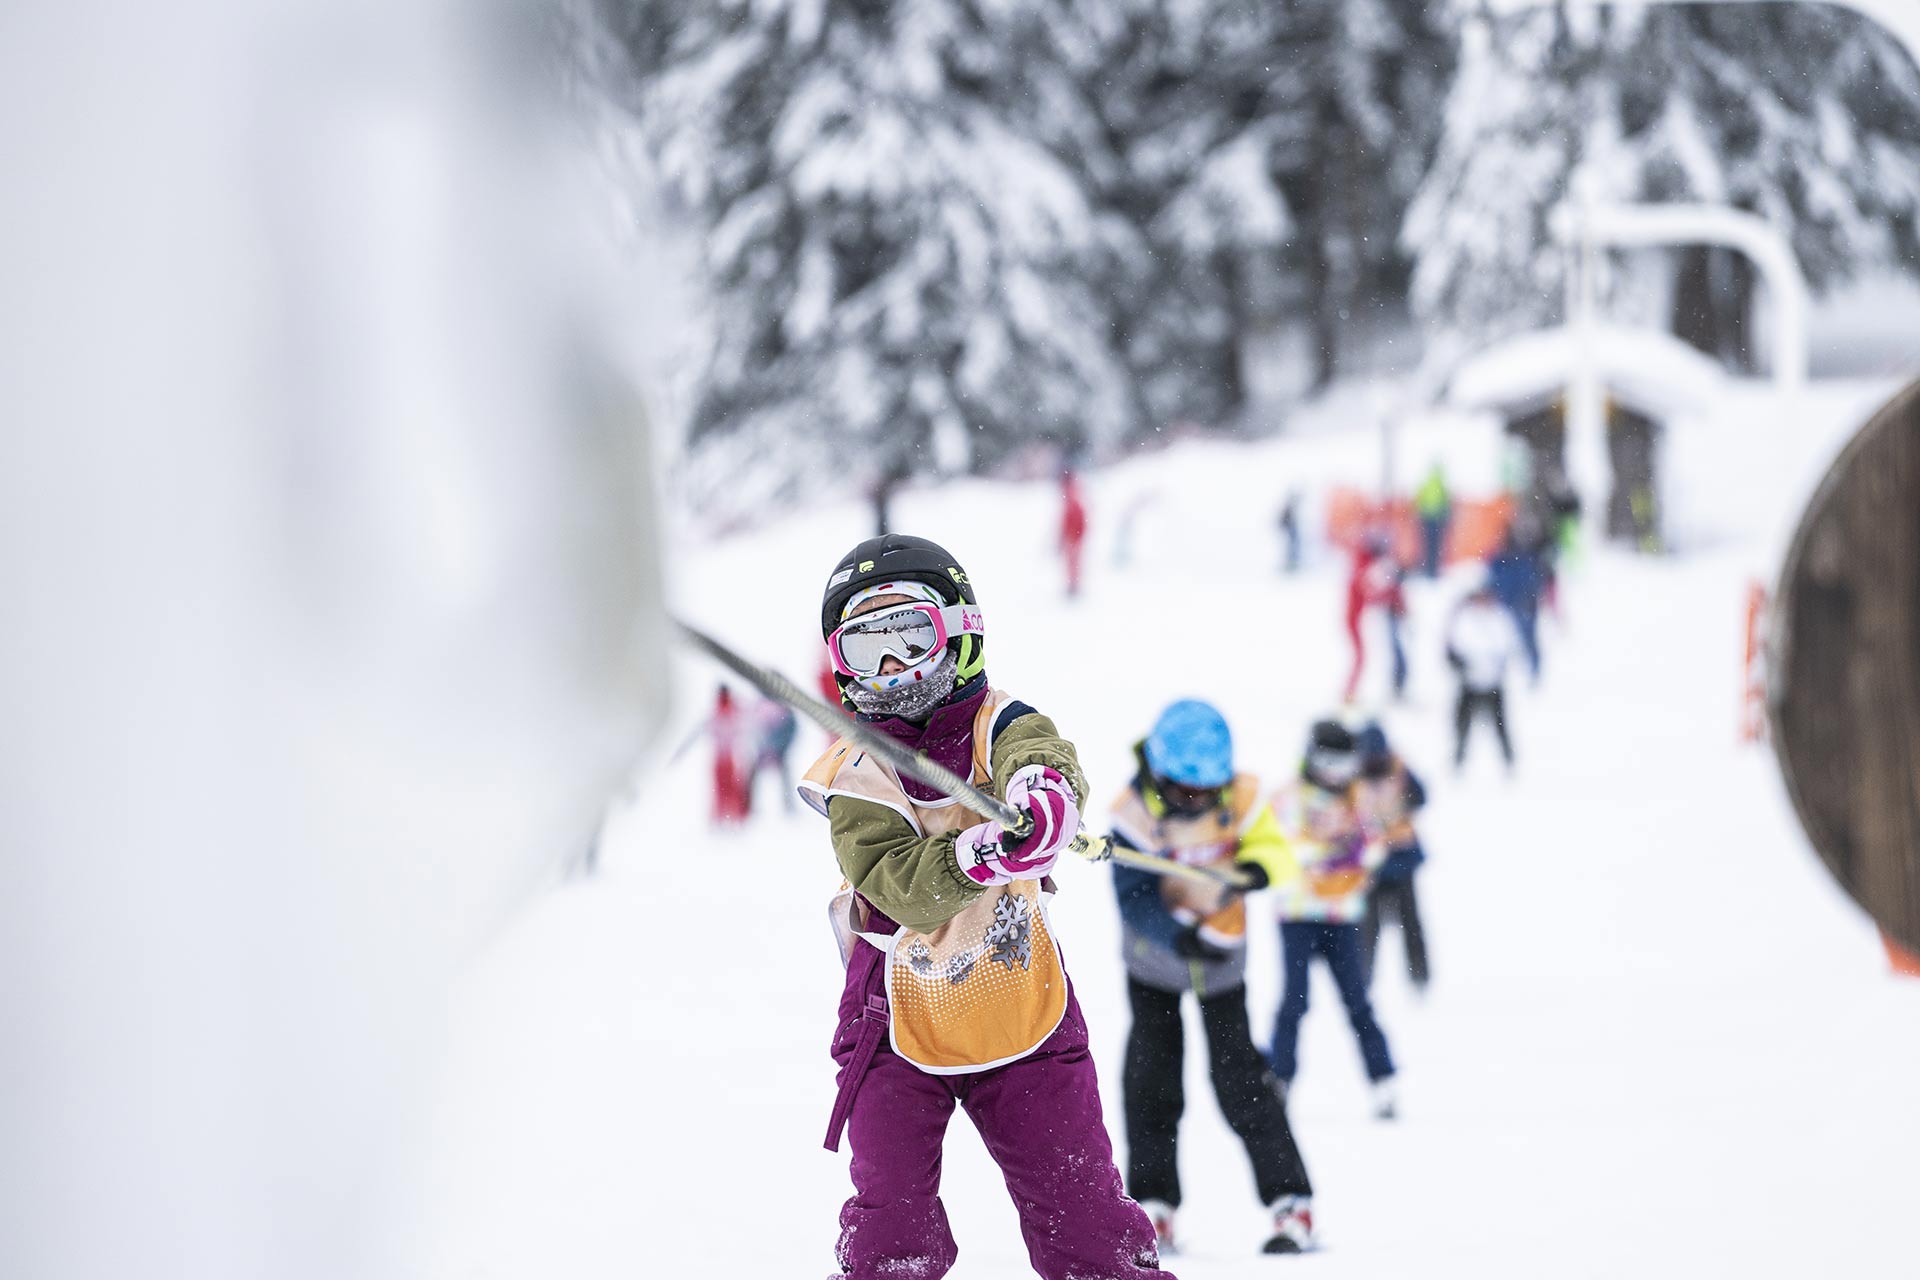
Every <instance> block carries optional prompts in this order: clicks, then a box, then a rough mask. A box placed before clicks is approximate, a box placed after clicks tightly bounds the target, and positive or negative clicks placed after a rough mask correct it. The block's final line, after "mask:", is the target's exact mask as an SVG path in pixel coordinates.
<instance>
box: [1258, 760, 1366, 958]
mask: <svg viewBox="0 0 1920 1280" xmlns="http://www.w3.org/2000/svg"><path fill="white" fill-rule="evenodd" d="M1273 812H1274V816H1275V817H1276V818H1277V819H1278V820H1279V824H1280V830H1281V832H1282V834H1284V835H1285V836H1286V838H1287V839H1288V841H1290V842H1291V844H1292V846H1293V850H1294V857H1295V859H1296V860H1297V862H1298V863H1299V867H1300V873H1299V875H1298V876H1296V877H1294V878H1293V879H1292V880H1290V881H1288V882H1285V883H1279V882H1276V883H1275V885H1274V890H1275V893H1274V897H1275V900H1276V903H1277V907H1278V910H1279V914H1280V918H1281V919H1282V920H1293V921H1313V922H1318V923H1324V924H1358V923H1359V921H1360V919H1361V918H1362V917H1363V916H1364V915H1365V914H1366V910H1367V890H1368V889H1369V888H1370V887H1371V886H1372V881H1373V872H1374V869H1375V868H1376V867H1378V866H1379V865H1380V864H1381V863H1382V862H1384V861H1385V860H1386V856H1387V850H1386V844H1385V842H1383V841H1382V840H1380V839H1379V838H1378V837H1377V836H1374V835H1372V834H1370V833H1369V832H1368V831H1367V829H1366V827H1365V825H1364V824H1363V823H1362V821H1361V819H1360V814H1359V811H1358V808H1357V806H1356V805H1355V801H1354V789H1353V788H1352V787H1351V786H1349V787H1346V788H1344V789H1342V790H1339V791H1332V790H1328V789H1327V788H1325V787H1321V786H1318V785H1316V784H1315V783H1313V782H1311V781H1309V780H1307V779H1305V778H1302V779H1300V780H1299V781H1297V782H1294V783H1290V784H1289V785H1287V786H1285V787H1282V788H1281V789H1280V790H1279V791H1277V792H1275V793H1274V796H1273Z"/></svg>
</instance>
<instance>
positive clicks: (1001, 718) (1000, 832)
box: [801, 534, 1165, 1280]
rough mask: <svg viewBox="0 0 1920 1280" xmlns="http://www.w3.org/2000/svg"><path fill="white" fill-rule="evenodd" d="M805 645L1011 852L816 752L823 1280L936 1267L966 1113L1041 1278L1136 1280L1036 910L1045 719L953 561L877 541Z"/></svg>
mask: <svg viewBox="0 0 1920 1280" xmlns="http://www.w3.org/2000/svg"><path fill="white" fill-rule="evenodd" d="M821 630H822V632H823V633H824V635H825V636H826V639H827V645H828V650H829V654H830V656H831V658H832V661H833V665H834V669H835V672H836V673H837V675H838V677H839V683H840V688H841V690H842V692H843V694H844V696H845V699H846V701H847V703H848V704H850V705H851V706H852V707H853V708H854V710H855V711H856V712H857V713H858V716H859V719H860V720H861V721H862V722H863V723H865V724H866V725H867V726H868V727H869V728H871V729H873V730H875V731H877V732H880V733H884V734H886V735H887V736H889V737H891V738H893V739H895V740H896V741H899V742H901V743H903V744H905V745H907V746H910V747H912V748H914V749H915V750H918V751H920V752H922V753H923V754H925V755H927V756H929V757H931V758H932V759H934V760H936V761H938V762H939V763H941V764H943V765H946V766H947V767H948V768H949V769H951V770H953V771H954V772H956V773H959V774H961V775H963V776H969V775H970V776H971V778H972V779H973V781H974V782H975V784H976V785H977V786H979V787H981V788H983V789H985V790H987V791H989V792H990V793H994V794H997V795H999V796H1000V797H1001V798H1002V799H1003V800H1004V801H1005V802H1006V803H1007V804H1009V805H1010V806H1012V807H1014V808H1016V809H1024V810H1025V811H1026V813H1027V814H1028V816H1029V817H1030V818H1031V819H1032V822H1033V828H1032V831H1031V832H1030V833H1029V834H1028V835H1026V836H1024V837H1021V838H1016V837H1014V836H1013V835H1011V834H1010V833H1009V832H1008V831H1007V830H1006V829H1005V828H1003V827H1002V826H1001V824H1000V823H998V822H995V821H993V820H991V819H988V818H986V817H985V816H984V815H982V814H979V813H975V812H973V811H971V810H969V809H967V808H966V807H965V804H964V802H963V801H961V800H958V799H956V798H954V797H951V796H947V795H944V794H942V793H941V792H939V791H937V790H935V789H933V788H931V787H928V786H926V785H924V784H922V783H920V782H918V781H916V780H915V779H913V778H911V777H909V776H906V775H903V774H901V773H898V772H896V771H895V770H894V769H893V768H892V767H891V766H889V765H887V764H886V763H884V762H883V761H880V760H878V759H876V758H875V757H874V756H872V755H871V754H869V753H867V752H865V751H862V750H861V749H860V747H859V745H858V744H857V743H854V742H852V741H850V740H847V739H842V740H841V741H839V742H837V743H836V744H835V745H834V746H833V747H832V748H830V749H829V750H828V752H827V753H826V754H825V755H824V756H822V757H821V758H820V760H819V761H817V762H816V763H815V764H814V766H813V767H812V768H811V769H810V770H808V772H807V775H806V778H805V780H804V781H803V782H802V783H801V794H802V798H804V799H805V800H806V801H807V802H808V803H809V804H811V805H812V806H813V807H814V808H815V809H817V810H818V811H819V812H820V813H822V814H823V815H824V816H826V818H827V819H828V820H829V822H830V823H831V825H832V837H833V847H834V854H835V857H836V858H837V860H838V862H839V865H840V870H841V871H842V873H843V874H844V875H845V877H846V880H847V886H846V888H845V889H843V890H842V892H841V894H840V895H839V897H837V898H836V899H835V900H834V903H833V907H832V916H833V920H834V922H835V925H836V929H837V931H838V933H839V937H840V940H841V946H842V953H841V954H842V956H843V958H844V959H845V961H846V966H847V974H846V986H845V989H844V991H843V993H842V996H841V1000H840V1027H839V1030H838V1032H837V1033H836V1034H835V1036H834V1042H833V1055H834V1059H835V1061H836V1062H838V1063H839V1065H840V1072H839V1096H838V1098H837V1099H836V1101H835V1104H834V1113H833V1118H832V1120H831V1122H830V1123H829V1127H828V1137H827V1145H828V1147H829V1149H836V1148H837V1146H838V1143H839V1138H840V1134H841V1132H842V1130H843V1129H844V1131H845V1132H846V1134H847V1136H848V1138H849V1140H850V1141H851V1143H852V1146H853V1161H852V1167H851V1172H852V1175H853V1184H854V1194H853V1196H852V1198H851V1199H849V1200H848V1201H847V1202H846V1205H845V1206H844V1207H843V1208H842V1209H841V1211H840V1242H839V1246H838V1249H837V1256H838V1259H839V1263H840V1266H841V1268H842V1272H841V1274H842V1276H843V1277H845V1278H846V1280H894V1278H895V1277H901V1276H913V1277H918V1278H922V1280H937V1278H938V1277H940V1276H942V1275H945V1274H946V1272H947V1271H948V1269H949V1268H951V1267H952V1265H953V1262H954V1259H955V1257H956V1255H957V1252H958V1251H957V1248H956V1246H955V1244H954V1240H953V1235H952V1233H951V1231H949V1230H948V1227H947V1215H946V1210H945V1209H944V1208H943V1207H942V1205H941V1202H940V1161H941V1150H942V1147H943V1145H944V1142H945V1136H946V1129H947V1122H948V1120H949V1119H950V1118H951V1116H952V1114H953V1111H954V1108H955V1107H956V1106H957V1107H959V1108H961V1109H962V1110H964V1111H966V1113H967V1115H968V1117H969V1118H970V1119H972V1121H973V1123H974V1127H975V1128H976V1129H977V1130H978V1131H979V1133H980V1137H981V1139H982V1141H983V1142H984V1143H985V1145H986V1148H987V1151H988V1153H989V1154H990V1155H991V1156H992V1157H993V1159H994V1161H995V1162H996V1163H997V1164H998V1165H999V1166H1000V1170H1001V1172H1002V1173H1003V1174H1004V1175H1005V1178H1006V1182H1007V1189H1008V1191H1009V1192H1011V1193H1012V1196H1013V1200H1014V1204H1015V1206H1016V1207H1017V1208H1018V1209H1019V1212H1020V1226H1021V1232H1022V1234H1023V1235H1024V1236H1025V1239H1026V1244H1027V1252H1028V1256H1029V1258H1030V1260H1031V1261H1032V1264H1033V1268H1034V1270H1035V1271H1037V1272H1038V1273H1039V1274H1040V1275H1041V1276H1042V1277H1044V1278H1045V1280H1091V1278H1093V1277H1099V1278H1100V1280H1135V1278H1138V1277H1146V1276H1160V1277H1164V1276H1165V1273H1164V1272H1162V1271H1161V1270H1160V1265H1159V1256H1158V1252H1157V1250H1156V1248H1155V1245H1154V1237H1153V1227H1152V1225H1151V1224H1150V1223H1149V1222H1148V1221H1147V1217H1146V1215H1145V1214H1144V1213H1142V1212H1141V1210H1140V1206H1139V1205H1137V1204H1135V1203H1134V1202H1133V1201H1132V1200H1130V1199H1129V1198H1128V1197H1127V1194H1126V1191H1125V1190H1124V1188H1123V1187H1122V1185H1121V1181H1120V1174H1119V1171H1118V1170H1117V1169H1116V1168H1115V1167H1114V1161H1113V1147H1112V1143H1111V1140H1110V1139H1109V1138H1108V1136H1107V1131H1106V1127H1105V1125H1104V1123H1103V1122H1102V1119H1101V1111H1100V1096H1099V1090H1098V1084H1097V1081H1096V1079H1095V1075H1094V1067H1093V1058H1092V1055H1091V1053H1090V1051H1089V1048H1088V1040H1087V1028H1086V1023H1085V1020H1084V1019H1083V1018H1082V1017H1081V1014H1080V1008H1079V1003H1078V1001H1077V1000H1075V999H1074V996H1073V991H1072V987H1071V985H1070V983H1069V982H1068V979H1067V972H1066V969H1065V967H1064V965H1063V964H1062V961H1061V957H1060V951H1059V948H1058V946H1057V945H1056V943H1055V941H1054V938H1053V929H1052V924H1051V921H1050V920H1049V919H1048V916H1047V900H1048V899H1049V898H1051V897H1052V894H1053V881H1052V880H1051V878H1050V877H1049V874H1048V873H1049V872H1050V871H1051V869H1052V867H1053V865H1054V862H1055V860H1056V859H1057V858H1058V857H1059V856H1060V853H1061V851H1062V850H1064V849H1065V848H1066V847H1067V845H1068V843H1069V842H1070V841H1071V840H1072V838H1073V836H1074V835H1075V833H1076V832H1077V831H1078V829H1079V825H1080V811H1079V806H1080V801H1081V798H1082V797H1083V796H1084V795H1085V793H1086V783H1085V780H1084V778H1083V777H1082V776H1081V773H1080V765H1079V761H1078V759H1077V757H1076V755H1075V753H1074V749H1073V746H1072V744H1071V743H1068V742H1067V741H1066V740H1064V739H1063V738H1061V737H1060V735H1059V733H1058V731H1057V730H1056V729H1055V728H1054V726H1053V722H1052V721H1050V720H1048V719H1047V718H1046V717H1045V716H1043V715H1041V714H1039V713H1038V712H1037V711H1035V710H1034V709H1033V708H1032V707H1029V706H1027V705H1026V704H1025V703H1022V702H1017V701H1015V700H1013V699H1011V698H1009V697H1008V696H1007V695H1006V694H1004V693H1001V692H998V691H996V690H994V689H993V688H992V687H991V686H990V685H989V684H988V682H987V677H986V674H985V664H984V660H983V642H984V638H985V633H986V627H985V622H984V620H983V617H982V615H981V613H980V609H979V606H978V604H977V602H976V601H975V599H974V594H973V588H972V585H971V584H970V583H969V582H968V581H967V577H966V574H965V573H964V572H963V571H962V570H961V568H960V567H959V565H958V564H956V563H955V562H954V560H953V558H952V557H951V556H950V555H948V554H947V553H946V552H945V551H944V550H942V549H941V548H940V547H938V546H936V545H935V544H933V543H931V542H928V541H927V540H925V539H924V538H912V537H905V536H902V535H898V534H889V535H886V536H884V537H880V538H874V539H870V540H868V541H867V542H863V543H861V544H860V545H859V546H857V547H855V548H854V549H853V550H852V551H851V552H849V553H848V554H847V556H846V557H845V558H844V559H843V560H842V562H841V563H840V565H839V566H838V567H837V568H836V569H835V570H834V572H833V574H832V576H831V577H830V578H829V579H828V582H827V590H826V595H825V598H824V600H823V602H822V607H821Z"/></svg>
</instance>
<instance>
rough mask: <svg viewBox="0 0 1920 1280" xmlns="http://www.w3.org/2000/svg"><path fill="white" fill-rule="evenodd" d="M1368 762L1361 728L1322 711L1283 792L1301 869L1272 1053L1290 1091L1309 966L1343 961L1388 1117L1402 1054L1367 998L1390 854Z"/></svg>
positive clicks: (1283, 924) (1363, 1050) (1285, 939)
mask: <svg viewBox="0 0 1920 1280" xmlns="http://www.w3.org/2000/svg"><path fill="white" fill-rule="evenodd" d="M1358 767H1359V760H1358V757H1357V755H1356V751H1355V746H1354V741H1353V735H1352V734H1351V733H1350V732H1348V730H1347V728H1346V726H1345V725H1343V724H1341V723H1339V722H1338V721H1336V720H1322V721H1320V722H1319V723H1318V724H1316V725H1314V726H1313V731H1312V733H1311V735H1310V736H1309V737H1308V740H1307V754H1306V758H1305V759H1304V760H1303V761H1302V762H1301V765H1300V779H1299V781H1298V782H1297V783H1296V784H1294V785H1293V786H1291V787H1289V788H1287V789H1285V790H1283V791H1282V792H1281V793H1280V794H1279V795H1278V796H1277V797H1276V798H1275V801H1274V812H1275V814H1276V816H1277V817H1278V818H1279V821H1280V829H1281V831H1282V832H1283V833H1284V834H1285V835H1286V837H1287V838H1288V839H1289V840H1290V841H1291V842H1292V844H1293V848H1294V854H1295V857H1296V858H1297V859H1298V860H1299V863H1300V870H1301V874H1300V875H1298V876H1297V877H1294V878H1293V879H1291V880H1290V881H1288V882H1285V883H1281V884H1278V885H1276V886H1275V888H1276V889H1277V890H1278V894H1277V897H1278V899H1279V910H1280V945H1281V949H1282V951H1283V953H1284V956H1285V973H1286V986H1285V991H1284V993H1283V994H1282V996H1281V1000H1280V1014H1279V1017H1278V1018H1277V1019H1276V1021H1275V1022H1274V1027H1273V1050H1272V1054H1271V1057H1270V1061H1271V1062H1272V1064H1273V1074H1274V1075H1275V1077H1277V1078H1278V1080H1279V1083H1280V1088H1281V1090H1282V1092H1283V1093H1284V1092H1285V1091H1286V1090H1287V1089H1288V1088H1289V1087H1290V1086H1291V1085H1292V1083H1293V1074H1294V1068H1295V1065H1296V1063H1295V1051H1296V1047H1297V1045H1298V1043H1299V1039H1300V1019H1301V1018H1302V1017H1304V1016H1305V1015H1306V1012H1307V998H1308V993H1307V970H1308V966H1309V965H1310V964H1311V963H1312V961H1313V957H1314V956H1316V955H1317V956H1321V957H1322V958H1324V959H1325V960H1326V962H1327V967H1328V968H1329V969H1331V970H1332V971H1333V980H1334V983H1335V984H1336V985H1337V986H1338V987H1339V988H1340V1000H1341V1002H1342V1003H1343V1004H1345V1005H1346V1007H1347V1020H1348V1021H1349V1022H1350V1023H1352V1024H1353V1034H1354V1036H1355V1037H1356V1038H1357V1039H1358V1040H1359V1042H1360V1056H1361V1058H1362V1060H1363V1061H1364V1062H1365V1064H1366V1069H1367V1078H1368V1079H1369V1080H1371V1081H1372V1082H1373V1110H1374V1114H1375V1115H1376V1116H1378V1117H1379V1118H1381V1119H1383V1120H1386V1119H1391V1118H1392V1117H1393V1114H1394V1089H1393V1055H1392V1054H1391V1053H1390V1052H1389V1051H1388V1049H1387V1037H1386V1033H1385V1032H1383V1031H1381V1029H1380V1024H1379V1022H1377V1021H1376V1020H1375V1019H1374V1016H1373V1006H1372V1004H1371V1003H1370V1002H1369V1001H1368V999H1367V972H1366V961H1365V959H1364V958H1363V957H1362V956H1361V953H1360V918H1361V916H1362V915H1363V914H1364V913H1365V911H1366V900H1367V883H1368V880H1369V879H1370V878H1371V876H1372V873H1373V869H1374V868H1375V867H1376V866H1378V865H1379V862H1380V861H1381V860H1382V859H1383V858H1384V856H1385V855H1384V850H1383V848H1382V846H1381V844H1380V842H1379V841H1377V840H1370V839H1368V836H1367V833H1366V831H1365V830H1364V828H1363V827H1362V825H1361V822H1360V818H1359V814H1358V812H1357V810H1356V809H1355V806H1354V800H1353V780H1354V775H1355V773H1356V772H1357V771H1358Z"/></svg>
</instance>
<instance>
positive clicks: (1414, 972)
mask: <svg viewBox="0 0 1920 1280" xmlns="http://www.w3.org/2000/svg"><path fill="white" fill-rule="evenodd" d="M1389 918H1391V919H1393V920H1397V921H1399V923H1400V937H1401V940H1402V941H1403V942H1405V943H1406V948H1407V973H1408V975H1409V976H1410V977H1412V979H1413V985H1414V986H1416V987H1425V986H1426V985H1427V977H1428V974H1427V933H1426V930H1425V929H1423V928H1422V927H1421V925H1420V900H1419V899H1418V898H1416V897H1415V896H1414V892H1413V877H1412V876H1411V875H1405V876H1395V877H1394V878H1393V879H1391V880H1378V881H1375V882H1374V886H1373V892H1372V893H1370V894H1368V895H1367V915H1366V919H1364V920H1362V921H1361V922H1360V946H1361V949H1362V951H1363V952H1364V953H1365V955H1366V958H1367V981H1368V982H1369V983H1371V982H1372V981H1373V957H1374V953H1375V952H1376V951H1377V950H1378V949H1379V947H1380V930H1381V928H1382V927H1383V926H1384V925H1385V923H1386V921H1387V920H1388V919H1389Z"/></svg>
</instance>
